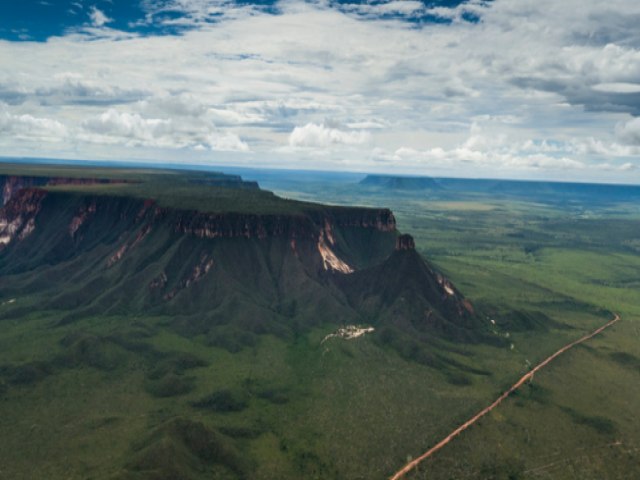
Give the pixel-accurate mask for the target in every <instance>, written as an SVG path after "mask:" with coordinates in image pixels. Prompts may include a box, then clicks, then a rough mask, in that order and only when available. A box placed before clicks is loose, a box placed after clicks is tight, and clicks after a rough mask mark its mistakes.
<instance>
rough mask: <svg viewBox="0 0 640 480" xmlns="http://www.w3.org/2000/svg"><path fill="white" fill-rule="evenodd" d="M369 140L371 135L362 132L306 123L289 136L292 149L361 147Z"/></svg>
mask: <svg viewBox="0 0 640 480" xmlns="http://www.w3.org/2000/svg"><path fill="white" fill-rule="evenodd" d="M370 140H371V134H370V133H369V132H367V131H364V130H348V131H346V130H340V129H338V128H333V127H328V126H326V125H325V124H316V123H307V124H306V125H304V126H303V127H296V128H294V129H293V131H292V132H291V135H289V145H290V146H292V147H316V148H324V147H330V146H332V145H361V144H363V143H366V142H369V141H370Z"/></svg>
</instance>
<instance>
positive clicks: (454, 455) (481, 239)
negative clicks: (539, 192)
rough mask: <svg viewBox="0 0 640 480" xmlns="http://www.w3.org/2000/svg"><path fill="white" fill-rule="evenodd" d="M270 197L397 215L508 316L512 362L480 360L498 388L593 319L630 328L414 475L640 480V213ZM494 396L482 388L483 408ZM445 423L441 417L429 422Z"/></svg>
mask: <svg viewBox="0 0 640 480" xmlns="http://www.w3.org/2000/svg"><path fill="white" fill-rule="evenodd" d="M269 187H270V188H273V189H274V190H276V191H279V190H278V189H279V188H281V189H282V190H283V192H286V194H287V195H290V196H295V197H298V198H304V199H306V200H318V201H333V202H337V203H359V204H365V205H370V206H375V205H377V204H378V203H380V204H383V205H386V206H389V207H390V208H391V209H392V210H393V211H394V213H395V214H396V217H397V219H398V226H399V229H400V230H401V231H405V232H411V234H412V235H414V237H415V239H416V243H417V248H418V249H419V250H420V251H421V252H422V253H423V254H424V255H425V256H426V257H427V258H428V259H430V260H431V261H432V262H433V263H435V264H436V265H437V267H438V268H439V269H441V270H442V271H444V272H445V273H446V274H447V275H448V276H449V277H450V278H451V279H452V280H453V281H454V283H455V284H456V285H457V286H458V287H459V288H460V289H461V290H462V291H463V292H464V293H465V294H466V295H467V296H468V297H469V298H471V299H472V301H474V303H475V304H476V305H479V306H481V307H482V308H484V309H485V311H487V312H490V313H491V312H493V313H495V315H496V318H498V317H501V318H502V320H501V321H502V324H500V322H499V323H498V325H499V326H501V327H502V328H503V331H509V333H510V338H511V340H512V342H511V345H512V346H513V349H512V350H511V353H512V361H513V362H512V363H511V364H510V363H509V362H505V361H504V359H502V358H499V357H498V356H496V354H495V351H494V350H492V349H489V350H485V351H483V350H482V349H474V351H473V356H474V358H476V359H477V360H478V362H479V363H483V364H485V365H491V366H490V367H489V368H490V369H491V371H492V372H493V377H492V378H493V380H492V381H493V382H494V384H497V383H499V382H500V381H501V379H504V378H505V377H509V378H512V379H515V378H517V375H518V373H522V372H524V371H526V369H527V368H529V366H530V365H532V364H535V363H536V361H538V360H540V359H541V358H543V357H544V356H545V355H547V354H549V353H551V352H552V351H553V350H554V349H555V348H556V347H557V346H559V345H560V344H561V343H563V342H565V341H567V340H568V339H574V338H577V337H578V336H579V335H580V333H581V332H582V331H584V330H585V329H588V328H591V327H594V326H595V325H596V324H597V322H598V321H597V320H595V319H594V317H593V313H594V312H596V311H598V310H600V311H602V312H603V314H604V311H615V312H617V313H619V314H620V315H621V316H622V318H623V322H621V323H619V324H618V325H616V326H615V328H613V329H612V330H610V331H607V332H606V333H605V334H604V335H603V336H602V337H600V338H596V339H593V340H592V341H590V342H589V343H587V344H585V345H584V346H581V347H579V348H577V349H575V350H574V351H572V352H569V353H567V354H565V355H563V356H562V357H561V358H559V359H557V360H556V361H555V362H554V363H553V364H552V365H551V366H550V367H548V369H547V370H546V371H545V372H543V373H542V374H540V375H536V377H535V380H534V382H532V383H531V384H529V385H527V386H526V387H525V388H523V389H522V390H521V391H519V392H518V393H517V394H516V395H515V396H514V397H512V398H510V399H509V400H508V401H507V402H505V403H504V404H503V405H502V406H501V407H500V408H499V409H498V410H496V411H495V412H494V413H492V414H491V416H490V417H488V418H485V419H483V420H481V422H480V423H479V424H478V425H476V426H474V427H473V428H472V429H471V430H469V431H467V432H465V433H464V434H463V435H462V436H461V437H460V438H458V439H456V440H455V441H454V442H453V443H452V444H450V445H448V446H447V447H446V448H445V449H444V450H442V451H441V452H439V453H438V454H437V455H436V456H435V457H434V458H433V459H431V460H429V462H427V463H426V464H424V465H423V466H421V469H420V470H419V471H418V472H416V473H414V474H412V475H411V476H410V477H411V478H429V479H434V478H437V479H463V478H468V479H475V478H487V479H489V478H492V479H502V478H505V479H512V478H549V479H551V478H553V479H556V478H559V479H565V478H568V479H569V478H580V479H605V478H611V479H618V478H629V479H631V478H635V477H636V476H637V475H638V474H640V466H639V465H640V434H638V431H640V429H639V427H640V415H638V411H637V406H636V405H637V399H638V398H640V381H639V380H640V361H639V359H640V323H639V322H638V321H639V320H640V289H638V286H639V285H640V284H639V282H640V273H639V272H640V255H638V254H639V253H640V249H639V248H638V232H639V231H640V207H638V205H637V204H636V203H631V202H628V203H616V202H585V201H580V202H578V201H574V202H556V201H554V199H548V198H543V197H541V198H536V199H530V200H528V201H523V200H522V199H513V198H504V197H503V198H496V197H492V196H490V195H478V194H470V195H467V196H464V197H463V198H462V199H460V200H455V201H452V200H451V199H450V198H444V199H442V198H438V197H437V196H435V195H430V194H429V193H428V192H427V193H424V192H423V193H420V192H418V193H416V192H412V193H408V192H393V193H390V192H388V191H385V190H383V189H380V190H372V189H361V190H358V189H349V188H347V187H345V186H334V187H333V188H332V189H330V188H328V187H325V188H318V186H317V185H316V186H312V185H307V186H306V187H303V188H300V189H299V191H296V190H295V189H294V188H292V185H290V184H288V183H284V182H283V183H282V184H277V183H275V182H274V184H272V185H269ZM516 312H538V313H542V314H544V315H545V316H547V317H549V318H551V319H553V320H554V321H557V322H558V324H557V325H556V327H557V326H560V325H562V324H563V325H564V328H559V329H556V328H550V329H546V328H542V329H539V328H535V327H533V325H534V324H535V322H533V323H532V322H530V321H525V322H522V317H521V315H518V314H516ZM527 325H529V327H533V328H527ZM490 356H493V357H494V358H493V361H492V360H489V359H488V357H490ZM477 382H478V379H477V378H474V384H475V383H477ZM504 386H506V384H504ZM483 393H484V392H483ZM483 393H480V392H479V391H478V390H475V391H474V395H475V394H477V395H478V396H477V397H476V398H479V397H481V396H482V395H483ZM496 393H497V390H496ZM489 400H490V399H489V397H488V396H487V397H486V401H485V404H488V403H490V401H489ZM467 410H469V409H467ZM469 413H475V412H469ZM439 414H440V412H439V411H437V410H436V411H433V410H431V409H429V408H425V409H423V413H422V415H426V416H432V415H439ZM450 426H451V429H453V428H454V427H455V426H456V425H454V424H453V423H450ZM437 440H438V439H437V438H436V437H434V436H429V437H426V438H425V440H424V441H423V442H422V445H423V447H422V450H420V449H417V450H416V449H414V450H413V454H412V455H413V456H416V455H417V454H419V453H422V451H424V450H426V449H427V448H428V447H429V446H431V445H433V444H434V443H435V442H436V441H437ZM416 443H419V442H414V443H413V445H415V444H416ZM403 460H404V459H399V465H400V464H401V463H402V461H403Z"/></svg>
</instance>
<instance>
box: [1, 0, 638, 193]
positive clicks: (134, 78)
mask: <svg viewBox="0 0 640 480" xmlns="http://www.w3.org/2000/svg"><path fill="white" fill-rule="evenodd" d="M638 25H640V2H638V1H637V0H608V1H607V2H602V1H596V0H562V1H558V0H493V1H488V0H467V1H462V0H449V1H443V0H442V1H415V0H406V1H397V0H392V1H388V0H376V1H354V0H340V1H338V0H317V1H311V0H310V1H300V0H281V1H274V0H262V1H251V0H21V1H19V2H17V1H15V2H14V1H3V2H1V4H0V65H2V68H0V155H2V156H5V157H10V156H13V157H46V158H65V159H92V160H118V161H127V160H134V161H154V162H160V163H162V162H168V163H178V164H180V163H184V164H185V165H186V164H206V165H235V166H247V167H251V166H254V167H255V166H257V167H276V168H295V169H316V170H317V169H320V170H336V171H359V172H389V173H398V174H399V173H403V174H413V175H430V176H457V177H485V178H486V177H489V178H521V179H552V180H563V181H602V182H618V183H620V182H622V183H640V28H638Z"/></svg>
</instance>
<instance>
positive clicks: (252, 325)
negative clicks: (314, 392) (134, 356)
mask: <svg viewBox="0 0 640 480" xmlns="http://www.w3.org/2000/svg"><path fill="white" fill-rule="evenodd" d="M52 181H53V182H56V181H59V182H62V181H66V180H64V179H55V180H52V179H47V180H46V182H47V183H46V184H47V185H51V184H52V183H51V182H52ZM74 181H75V180H74ZM86 181H87V182H91V181H93V180H86ZM37 182H42V180H41V179H37V180H36V179H34V178H26V179H24V180H20V179H18V180H16V179H5V183H4V186H3V188H4V191H5V192H9V193H10V195H9V194H8V195H7V198H8V201H7V202H6V204H4V206H3V207H2V208H0V297H2V296H6V295H12V296H20V295H23V294H29V295H34V294H35V295H38V296H39V298H41V302H42V305H43V306H44V308H46V309H53V310H56V309H59V310H65V311H67V310H68V311H70V312H72V313H70V314H69V319H67V320H66V321H73V318H75V317H77V316H83V315H84V316H86V315H108V314H130V313H131V312H134V313H144V314H149V315H163V316H165V315H167V316H169V317H171V318H175V319H176V320H175V321H176V322H177V323H178V324H179V325H177V327H176V328H180V329H183V330H187V331H189V332H196V333H204V332H206V331H208V330H209V329H211V328H214V326H216V325H220V324H227V323H229V322H232V323H233V325H235V326H236V327H238V328H243V329H249V330H250V331H254V332H257V333H260V332H271V333H275V334H282V332H284V331H288V329H289V328H290V327H291V325H292V324H293V325H314V324H317V323H318V322H330V323H336V322H344V323H358V322H360V321H361V319H362V316H363V315H364V316H366V318H367V319H368V320H367V321H369V322H371V323H373V324H374V325H376V326H384V325H391V326H393V328H397V329H400V330H401V331H403V332H405V333H408V334H409V335H411V336H412V337H413V338H417V339H424V338H427V336H428V332H438V333H439V334H442V335H444V336H452V337H455V338H462V339H465V340H466V339H467V334H466V332H467V330H469V329H473V328H474V325H475V321H474V318H475V316H474V315H475V314H474V312H473V309H472V307H471V306H470V304H469V303H468V302H466V300H465V299H464V297H462V295H461V294H460V293H459V292H458V291H457V290H456V289H455V287H454V286H453V285H452V284H451V282H449V281H448V280H447V279H446V278H445V277H444V276H442V275H441V274H439V273H437V272H436V271H434V270H433V269H432V268H431V267H430V266H429V265H428V264H427V263H426V262H424V260H423V259H422V258H421V257H420V255H419V254H418V253H417V252H416V251H415V244H414V241H413V239H412V238H411V237H410V236H409V235H400V236H398V232H397V231H396V223H395V218H394V216H393V214H392V213H391V211H389V210H387V209H370V208H346V207H329V206H321V205H306V204H305V206H304V207H303V208H302V209H295V210H294V209H292V211H294V212H295V213H280V214H267V213H265V214H258V213H255V214H252V213H234V212H228V213H207V212H200V211H193V210H181V209H176V208H166V207H163V206H160V205H158V204H157V202H155V201H154V200H151V199H147V200H144V199H137V198H132V197H127V196H124V195H108V194H104V192H103V194H100V195H93V194H88V193H86V192H84V193H82V192H73V191H50V190H44V189H41V188H37V187H25V185H27V184H28V183H37ZM81 182H82V181H81ZM7 185H8V186H7ZM394 246H395V248H394ZM12 278H19V281H12Z"/></svg>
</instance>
